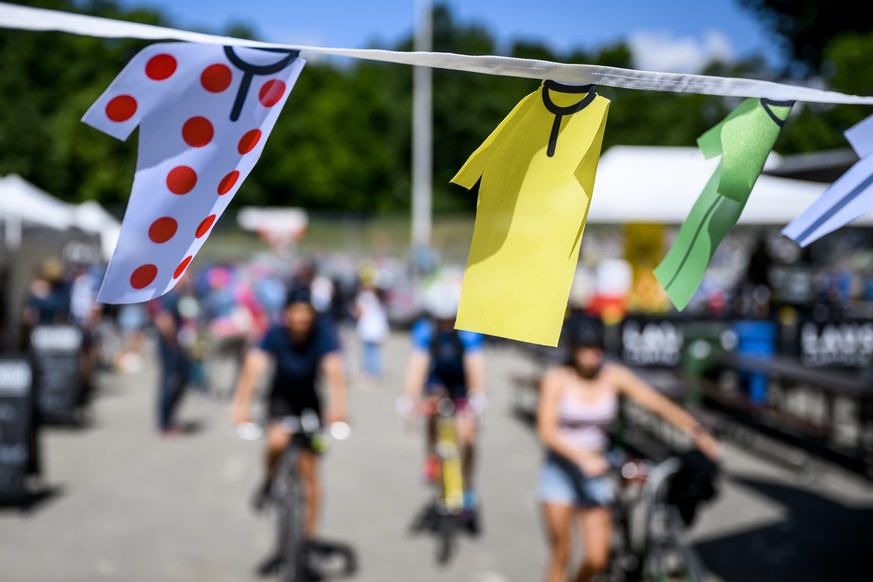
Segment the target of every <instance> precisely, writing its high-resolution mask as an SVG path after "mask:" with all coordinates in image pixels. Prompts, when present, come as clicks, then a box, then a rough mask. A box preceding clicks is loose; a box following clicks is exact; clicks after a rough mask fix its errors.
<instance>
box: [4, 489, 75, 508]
mask: <svg viewBox="0 0 873 582" xmlns="http://www.w3.org/2000/svg"><path fill="white" fill-rule="evenodd" d="M63 493H64V487H63V486H61V485H53V486H48V485H47V486H43V487H40V488H38V489H35V490H33V491H26V492H24V493H22V494H21V495H19V496H15V497H9V496H0V514H2V513H3V512H5V511H20V512H23V513H30V512H32V511H34V510H37V509H39V508H40V507H42V506H43V505H45V504H46V503H48V502H50V501H52V500H53V499H55V498H56V497H59V496H61V495H63Z"/></svg>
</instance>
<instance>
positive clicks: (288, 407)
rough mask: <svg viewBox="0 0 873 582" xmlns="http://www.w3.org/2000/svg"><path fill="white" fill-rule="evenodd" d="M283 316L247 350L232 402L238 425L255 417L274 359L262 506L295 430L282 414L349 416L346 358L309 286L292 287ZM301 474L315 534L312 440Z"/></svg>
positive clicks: (258, 498)
mask: <svg viewBox="0 0 873 582" xmlns="http://www.w3.org/2000/svg"><path fill="white" fill-rule="evenodd" d="M283 315H284V317H283V321H282V322H281V323H279V324H277V325H274V326H273V327H271V328H270V329H269V331H268V332H267V333H266V335H265V336H264V338H263V339H262V340H261V342H260V344H259V345H257V346H255V347H252V348H250V349H249V350H248V352H247V353H246V357H245V360H244V362H243V368H242V372H241V374H240V379H239V384H238V386H237V390H236V397H235V399H234V404H233V420H234V422H235V423H237V424H242V423H245V422H251V416H250V408H251V400H252V395H253V394H254V392H255V389H256V385H257V383H258V379H259V378H260V376H261V374H262V373H263V371H264V370H265V369H266V368H267V365H268V364H269V363H270V360H272V362H273V363H274V364H275V368H274V370H275V371H274V373H273V378H272V382H271V385H270V390H269V392H268V394H267V402H266V412H267V417H268V419H269V420H268V424H267V427H266V437H267V454H266V471H265V475H264V482H263V484H261V486H260V487H259V488H258V491H257V492H256V495H255V507H256V509H261V508H263V507H264V505H265V503H266V501H267V500H268V495H269V487H270V481H271V478H272V476H273V472H274V471H275V469H276V466H277V465H278V461H279V459H280V457H281V455H282V453H283V451H284V450H285V448H286V447H287V446H288V443H289V441H290V439H291V434H290V433H289V432H288V430H287V428H286V427H284V426H283V424H282V419H283V418H284V417H288V416H299V415H301V414H303V413H304V412H305V411H308V410H309V411H314V412H316V413H317V414H318V416H319V417H320V418H321V420H322V422H323V423H324V424H327V425H330V424H333V423H335V422H342V421H344V420H345V415H346V408H345V407H346V385H345V373H344V371H343V358H342V355H341V353H340V346H339V344H338V342H337V339H336V334H334V333H332V332H331V330H329V329H327V328H326V327H325V326H323V325H320V324H317V323H316V317H315V309H314V308H313V306H312V303H311V301H310V294H309V290H308V289H306V288H299V289H292V290H291V291H289V293H288V298H287V300H286V303H285V309H284V314H283ZM322 373H324V376H325V378H326V380H327V384H328V387H329V398H328V406H327V411H326V413H325V414H324V415H323V416H322V399H321V396H320V394H319V392H318V386H319V379H320V376H321V374H322ZM300 475H301V476H302V478H303V479H304V481H305V483H306V491H307V495H306V497H307V499H306V505H307V512H306V519H305V522H304V523H305V525H304V527H305V532H304V533H305V535H306V536H307V538H308V539H310V540H311V539H313V538H314V536H315V532H316V529H317V523H318V509H319V503H320V500H321V488H320V486H319V480H318V453H317V451H316V450H315V447H313V446H312V443H308V444H306V445H305V446H304V450H302V451H301V454H300Z"/></svg>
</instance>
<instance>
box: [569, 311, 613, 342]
mask: <svg viewBox="0 0 873 582" xmlns="http://www.w3.org/2000/svg"><path fill="white" fill-rule="evenodd" d="M564 330H565V333H566V340H567V344H568V345H569V347H570V348H571V349H577V348H598V349H601V350H602V349H603V348H604V338H603V336H604V329H603V322H602V321H601V320H600V319H598V318H594V317H590V316H585V315H574V316H571V317H569V318H568V319H567V321H566V323H565V324H564Z"/></svg>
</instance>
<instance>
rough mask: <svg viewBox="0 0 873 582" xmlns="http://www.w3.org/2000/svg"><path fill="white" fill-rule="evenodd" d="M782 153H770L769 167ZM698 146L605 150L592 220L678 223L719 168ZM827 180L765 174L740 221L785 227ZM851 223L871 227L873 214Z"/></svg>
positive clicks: (612, 148) (621, 147)
mask: <svg viewBox="0 0 873 582" xmlns="http://www.w3.org/2000/svg"><path fill="white" fill-rule="evenodd" d="M779 161H780V157H779V156H778V154H771V156H770V158H769V159H768V160H767V166H766V167H767V168H769V167H771V166H773V167H775V166H777V165H778V164H779ZM718 163H719V158H713V159H711V160H707V159H705V158H704V157H703V154H702V153H701V152H700V150H698V149H697V148H694V147H649V146H613V147H611V148H609V149H608V150H607V151H606V152H604V153H603V155H602V156H601V159H600V164H599V166H598V169H597V177H596V180H595V183H594V196H593V200H592V201H591V208H590V210H589V213H588V223H589V224H617V223H624V222H654V223H662V224H680V223H682V221H684V220H685V218H686V217H687V216H688V213H689V212H690V210H691V207H692V206H693V205H694V202H695V200H697V197H698V196H699V195H700V192H701V191H702V190H703V188H704V186H705V185H706V183H707V182H708V181H709V179H710V177H711V176H712V173H713V171H715V168H716V166H718ZM828 186H829V184H823V183H819V182H808V181H805V180H794V179H790V178H777V177H774V176H768V175H766V174H762V175H761V176H760V177H759V178H758V181H757V183H756V184H755V188H754V189H753V190H752V194H751V196H750V197H749V202H748V204H746V208H745V210H744V211H743V214H742V216H741V217H740V221H739V224H757V225H772V226H784V225H786V224H788V223H789V222H791V220H793V219H794V218H795V217H797V216H798V215H800V213H801V212H803V211H804V210H805V209H806V208H807V207H808V206H809V205H810V204H812V202H813V201H814V200H815V199H816V198H818V197H819V196H820V195H821V194H822V193H823V192H824V191H825V189H826V188H827V187H828ZM852 224H853V225H859V226H860V225H873V215H868V216H864V217H861V218H860V219H858V220H857V221H855V222H854V223H852Z"/></svg>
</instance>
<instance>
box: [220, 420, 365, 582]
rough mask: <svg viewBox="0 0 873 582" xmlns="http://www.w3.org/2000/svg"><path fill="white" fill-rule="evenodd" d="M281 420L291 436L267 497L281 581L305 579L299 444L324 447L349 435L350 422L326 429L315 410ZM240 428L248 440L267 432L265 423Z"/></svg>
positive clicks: (305, 548)
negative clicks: (330, 441) (309, 442)
mask: <svg viewBox="0 0 873 582" xmlns="http://www.w3.org/2000/svg"><path fill="white" fill-rule="evenodd" d="M280 422H281V423H282V426H283V427H284V428H285V429H286V430H287V431H288V432H289V433H291V435H292V436H291V439H290V440H289V442H288V446H287V447H285V450H284V451H283V452H282V456H281V458H280V459H279V463H278V465H277V467H276V470H275V472H274V473H273V477H272V480H271V482H270V487H269V494H268V499H267V503H268V506H269V507H270V510H271V511H270V513H271V517H272V521H273V526H274V528H275V544H276V554H275V555H276V559H277V562H278V563H277V564H276V566H277V567H278V570H279V575H280V578H279V579H280V580H282V582H303V581H305V580H306V565H307V560H308V558H309V556H308V553H307V550H308V548H307V544H306V539H305V536H304V532H303V522H304V519H305V508H306V504H305V495H306V491H305V484H304V483H303V480H302V479H301V477H300V474H299V472H298V471H299V468H298V467H299V455H300V447H301V446H302V445H303V443H304V441H306V440H309V441H311V442H312V446H313V447H314V448H315V449H316V450H317V451H323V450H325V449H326V448H327V446H328V439H329V438H332V439H334V440H345V439H346V438H348V435H349V426H348V425H347V424H346V423H344V422H337V423H334V424H332V425H331V426H330V427H328V428H327V429H325V427H323V426H322V425H321V421H320V420H319V418H318V414H317V413H316V412H315V411H312V410H306V411H304V412H303V413H302V414H301V415H299V416H286V417H283V418H282V419H281V420H280ZM237 432H238V434H239V436H240V437H241V438H243V439H245V440H249V441H253V440H259V439H261V438H262V437H263V434H264V424H263V423H243V424H241V425H239V427H237Z"/></svg>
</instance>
